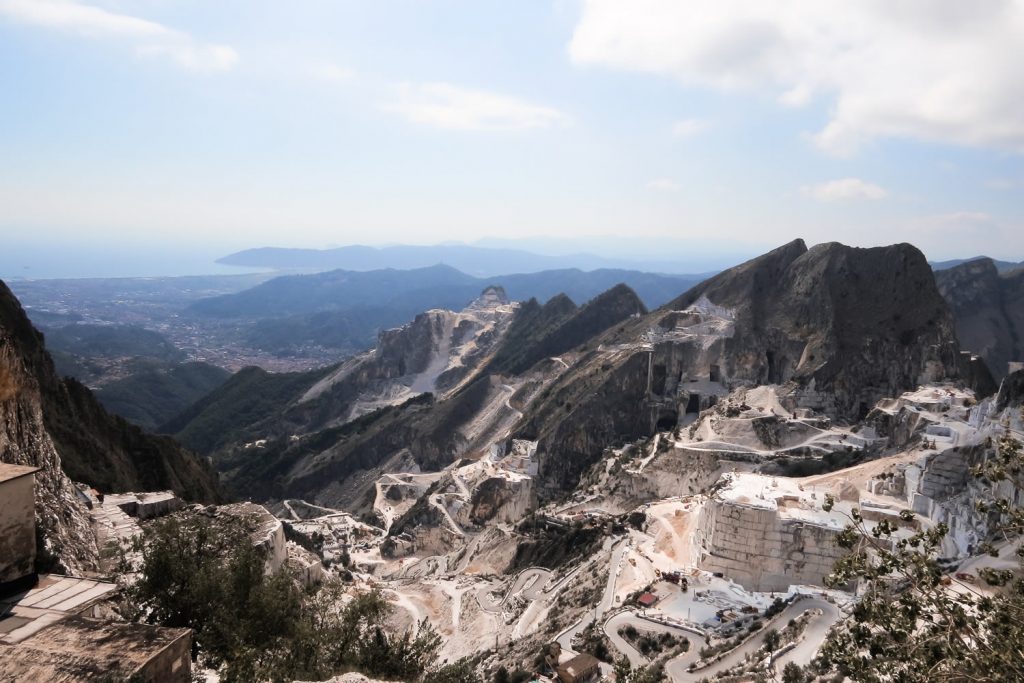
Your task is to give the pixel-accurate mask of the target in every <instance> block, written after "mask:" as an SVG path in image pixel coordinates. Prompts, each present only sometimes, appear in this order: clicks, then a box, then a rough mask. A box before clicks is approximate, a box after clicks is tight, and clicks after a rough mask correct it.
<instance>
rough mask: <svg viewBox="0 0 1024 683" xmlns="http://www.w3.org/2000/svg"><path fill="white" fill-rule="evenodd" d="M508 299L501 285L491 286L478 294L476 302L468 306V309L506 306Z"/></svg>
mask: <svg viewBox="0 0 1024 683" xmlns="http://www.w3.org/2000/svg"><path fill="white" fill-rule="evenodd" d="M508 303H509V298H508V295H507V294H506V293H505V288H504V287H502V286H501V285H491V286H489V287H486V288H485V289H484V291H482V292H480V296H478V297H477V298H476V301H474V302H473V303H471V304H470V305H469V307H470V308H494V307H495V306H505V305H508Z"/></svg>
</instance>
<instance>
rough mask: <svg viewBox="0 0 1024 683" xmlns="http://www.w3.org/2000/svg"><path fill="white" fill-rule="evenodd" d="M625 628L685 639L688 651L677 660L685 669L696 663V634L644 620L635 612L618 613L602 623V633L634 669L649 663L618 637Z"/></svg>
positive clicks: (637, 651) (623, 639)
mask: <svg viewBox="0 0 1024 683" xmlns="http://www.w3.org/2000/svg"><path fill="white" fill-rule="evenodd" d="M626 626H632V627H633V628H635V629H636V630H637V631H643V632H646V633H671V634H672V635H674V636H679V637H681V638H686V639H687V640H688V641H690V647H689V649H688V650H687V651H686V652H685V653H684V654H682V655H680V656H679V657H678V658H677V659H678V660H683V662H682V664H683V668H684V669H685V668H686V667H688V666H689V665H690V663H691V662H695V661H697V653H698V652H699V651H700V647H699V646H698V642H697V640H696V639H697V638H699V637H700V636H698V635H697V634H695V633H694V632H693V631H689V630H687V629H684V628H680V627H679V626H671V625H669V624H662V623H659V622H655V621H651V620H649V619H644V618H643V617H640V616H638V615H637V614H636V613H635V612H619V613H618V614H616V615H614V616H612V617H611V618H610V619H608V621H606V622H604V632H605V635H607V636H608V639H609V640H610V641H612V645H614V646H615V649H617V650H618V651H619V652H621V653H622V654H624V655H626V658H627V659H628V660H629V665H630V666H632V667H634V668H636V667H638V666H647V665H648V664H650V661H651V660H649V659H648V658H647V657H645V656H644V655H643V654H641V653H640V651H639V650H637V649H636V648H635V647H633V646H632V645H631V644H630V642H629V641H628V640H626V639H625V638H623V637H622V636H620V635H619V630H620V629H622V628H625V627H626Z"/></svg>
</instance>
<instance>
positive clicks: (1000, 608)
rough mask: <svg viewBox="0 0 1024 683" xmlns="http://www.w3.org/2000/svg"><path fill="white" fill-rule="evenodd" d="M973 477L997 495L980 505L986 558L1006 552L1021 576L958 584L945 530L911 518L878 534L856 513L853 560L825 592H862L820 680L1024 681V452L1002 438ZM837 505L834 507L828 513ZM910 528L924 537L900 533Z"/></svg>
mask: <svg viewBox="0 0 1024 683" xmlns="http://www.w3.org/2000/svg"><path fill="white" fill-rule="evenodd" d="M972 474H973V475H974V476H975V477H976V478H977V479H978V481H979V482H980V483H982V484H983V485H988V486H989V487H990V489H991V491H992V494H991V498H990V499H988V500H981V501H979V502H978V503H977V504H976V508H977V510H978V512H979V513H980V514H982V515H987V516H988V519H989V521H990V525H991V529H992V530H993V533H992V540H993V541H994V543H987V544H985V545H984V547H983V550H984V551H985V552H987V553H989V554H990V555H991V556H992V557H999V555H1000V550H999V549H998V547H997V545H1002V546H1003V550H1002V552H1003V553H1009V552H1013V553H1015V554H1016V556H1017V558H1016V560H1015V562H1014V565H1015V566H1014V569H993V568H986V569H981V570H979V572H978V574H979V576H980V578H981V579H982V580H983V581H982V583H980V584H979V583H978V582H977V581H976V580H975V579H974V577H973V576H972V575H968V574H963V573H958V574H956V575H954V576H950V575H949V574H948V573H947V571H946V570H945V569H944V568H943V566H942V564H941V563H940V561H939V558H940V553H941V548H942V543H943V539H944V538H945V537H946V535H947V534H948V533H949V528H948V527H947V526H946V525H945V524H941V523H940V524H936V525H934V526H931V527H930V528H921V529H917V527H916V525H917V523H918V521H917V518H916V515H915V514H914V513H913V512H911V511H909V510H904V511H903V512H902V513H901V514H900V517H901V520H900V521H901V522H902V524H897V523H895V522H892V521H887V520H883V521H880V522H878V523H876V524H875V525H873V526H870V527H869V525H868V524H867V523H866V522H865V520H864V519H863V517H862V516H861V515H860V514H859V513H858V511H857V510H856V509H855V510H854V511H853V512H852V514H851V518H852V522H853V523H852V524H851V525H849V526H847V528H846V529H845V530H844V531H843V532H842V534H841V535H840V537H839V539H838V542H839V544H840V545H841V546H843V547H844V548H846V549H848V550H849V551H850V552H849V554H848V555H847V556H846V557H844V558H843V559H841V560H840V561H839V562H837V564H836V566H835V570H834V572H833V574H832V575H831V576H830V577H829V578H828V580H827V582H826V583H827V584H828V585H829V586H831V587H843V586H849V585H851V584H853V583H858V582H859V584H860V586H861V588H862V590H863V593H862V596H861V597H860V599H859V601H858V602H857V603H856V605H855V607H854V609H853V613H852V616H851V618H850V619H848V620H845V621H844V622H841V623H840V624H839V625H837V627H836V628H835V629H834V630H833V631H832V632H831V633H830V634H829V637H828V638H827V640H826V642H825V644H824V645H823V647H822V648H821V650H820V652H819V655H818V658H817V660H816V662H815V664H814V668H815V670H816V671H817V672H818V673H822V674H824V673H832V672H834V673H838V674H841V675H842V676H845V677H846V678H848V679H849V680H852V681H863V682H866V683H875V682H882V681H899V682H901V683H918V682H920V683H926V682H927V683H933V682H935V681H978V682H993V683H994V682H996V681H1021V680H1024V579H1022V573H1021V559H1022V557H1024V551H1022V546H1021V545H1020V544H1019V543H1015V540H1016V539H1017V537H1018V536H1019V534H1020V532H1021V530H1022V529H1024V510H1022V509H1021V508H1019V507H1015V506H1014V505H1013V503H1012V502H1011V497H1012V496H1013V492H1014V491H1015V490H1020V489H1021V488H1022V484H1024V476H1022V475H1024V455H1022V452H1021V445H1020V443H1019V442H1018V441H1016V440H1014V439H1011V438H1003V439H1002V440H1001V441H1000V442H999V444H998V447H997V449H996V452H995V453H994V454H993V455H992V456H991V457H989V458H988V459H986V460H985V461H983V462H982V463H981V464H979V465H977V466H975V467H974V468H973V469H972ZM1000 494H1002V496H1003V497H999V496H1000ZM832 504H833V501H832V500H831V499H828V500H826V503H825V506H826V509H830V508H831V506H832ZM901 526H910V527H912V528H914V529H916V530H915V531H914V532H913V533H910V534H907V533H906V532H903V533H898V532H899V530H900V528H901Z"/></svg>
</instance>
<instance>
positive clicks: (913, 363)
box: [516, 240, 995, 490]
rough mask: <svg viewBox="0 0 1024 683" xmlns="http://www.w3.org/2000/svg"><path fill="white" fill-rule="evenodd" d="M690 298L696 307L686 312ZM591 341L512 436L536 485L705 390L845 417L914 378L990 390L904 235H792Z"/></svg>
mask: <svg viewBox="0 0 1024 683" xmlns="http://www.w3.org/2000/svg"><path fill="white" fill-rule="evenodd" d="M691 305H697V306H696V312H683V311H684V309H687V308H688V307H690V306H691ZM716 307H723V308H716ZM701 311H703V312H701ZM722 316H724V317H722ZM716 321H717V322H716ZM708 325H712V326H714V325H718V326H719V327H717V328H715V327H712V328H711V331H709V328H708V327H707V326H708ZM715 329H717V330H719V331H718V332H714V330H715ZM588 348H589V349H591V351H590V352H589V354H588V355H587V356H586V357H584V358H583V359H582V360H581V361H580V362H578V363H577V364H576V365H575V366H574V367H573V368H572V369H571V370H570V371H568V372H566V373H565V374H564V375H563V376H562V377H560V378H559V380H558V381H557V382H556V383H555V384H554V385H552V386H551V387H550V388H549V390H548V391H546V392H545V394H543V395H542V396H541V397H540V399H539V400H538V401H537V402H535V403H534V404H533V405H532V406H531V407H530V409H529V410H527V411H526V416H525V418H524V421H523V423H522V425H521V427H520V429H519V431H518V432H517V434H516V435H517V436H521V437H523V438H532V439H538V440H539V441H540V444H539V446H538V454H539V456H540V464H541V480H542V483H543V484H544V485H545V486H546V487H554V488H555V489H557V490H565V489H568V488H572V487H573V486H575V485H576V482H577V481H578V478H579V476H580V474H581V473H582V472H583V471H584V470H585V469H586V467H588V466H589V465H590V464H591V463H592V462H593V461H594V460H595V459H596V458H597V457H599V455H600V453H601V451H602V449H603V448H605V447H607V446H609V445H613V444H617V443H622V442H623V441H626V440H630V439H635V438H638V437H641V436H646V435H649V434H652V433H653V432H654V431H655V429H657V428H662V429H664V428H671V427H672V426H674V425H675V424H676V423H677V420H678V419H679V418H680V417H681V416H682V414H683V413H684V412H686V411H688V410H690V409H691V408H690V406H692V405H705V404H706V401H707V396H708V394H707V392H708V391H711V388H710V387H709V386H708V385H721V387H722V390H725V389H727V388H731V387H734V386H739V385H744V384H746V385H755V384H764V383H771V384H779V385H783V387H782V393H783V394H784V396H786V400H787V401H789V402H790V403H791V404H792V405H793V407H797V406H808V407H814V408H816V409H819V410H823V411H825V412H826V413H828V414H830V415H832V416H834V417H836V418H839V419H849V420H852V419H855V418H857V417H858V416H859V415H861V414H863V413H864V412H866V410H867V409H868V408H869V407H870V406H872V405H873V404H874V403H875V402H876V401H877V400H878V399H880V398H882V397H884V396H893V395H898V394H899V393H900V392H902V391H905V390H908V389H912V388H914V387H916V386H917V385H918V384H919V383H920V382H924V381H933V380H940V379H946V378H950V379H965V380H969V381H972V382H975V386H976V387H977V388H978V389H979V391H980V393H982V394H983V395H984V394H987V393H991V391H993V390H994V388H995V387H994V384H993V383H992V381H991V377H990V376H988V375H987V371H985V370H984V369H983V368H980V369H978V368H976V367H974V366H969V364H968V363H967V362H966V361H965V360H964V359H963V357H962V356H961V354H960V352H959V347H958V345H957V342H956V337H955V334H954V332H953V322H952V317H951V315H950V312H949V309H948V307H947V306H946V304H945V302H944V301H943V299H942V297H941V296H940V295H939V293H938V290H937V289H936V287H935V282H934V279H933V278H932V274H931V269H930V268H929V266H928V264H927V262H926V261H925V259H924V256H923V255H922V254H921V253H920V252H919V251H918V250H917V249H915V248H914V247H912V246H910V245H906V244H901V245H894V246H890V247H880V248H876V249H854V248H851V247H846V246H843V245H840V244H822V245H818V246H816V247H814V248H813V249H811V250H808V249H807V248H806V246H805V245H804V243H803V242H802V241H801V240H796V241H794V242H791V243H789V244H787V245H784V246H782V247H780V248H778V249H776V250H774V251H771V252H769V253H767V254H765V255H763V256H760V257H758V258H756V259H753V260H751V261H748V262H747V263H744V264H742V265H740V266H737V267H735V268H732V269H730V270H727V271H725V272H723V273H721V274H719V275H717V276H715V277H713V278H710V279H709V280H707V281H705V282H704V283H702V284H700V285H698V286H697V287H694V288H693V289H691V290H689V291H688V292H686V293H685V294H684V295H682V296H680V297H678V298H677V299H676V300H674V301H673V302H671V303H669V304H667V305H666V306H665V307H663V308H662V309H659V310H657V311H654V312H653V313H651V314H649V315H647V316H644V317H643V318H641V319H639V320H636V321H630V322H627V323H626V324H625V325H624V326H619V327H616V328H615V329H613V330H611V331H609V332H608V333H606V334H605V335H603V336H602V337H601V338H600V339H599V340H596V341H593V342H591V343H590V344H589V345H588ZM602 349H603V350H602ZM975 373H977V376H975ZM702 402H703V403H702Z"/></svg>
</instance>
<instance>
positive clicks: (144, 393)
mask: <svg viewBox="0 0 1024 683" xmlns="http://www.w3.org/2000/svg"><path fill="white" fill-rule="evenodd" d="M138 365H139V367H138V368H137V369H136V371H135V372H133V373H132V374H130V375H129V376H127V377H125V378H124V379H119V380H114V381H113V382H108V383H107V384H104V385H103V386H102V387H99V388H97V389H96V390H94V392H93V393H95V394H96V398H98V399H99V400H100V403H102V404H103V407H104V408H106V409H107V410H109V411H110V412H112V413H115V414H117V415H120V416H121V417H123V418H125V419H127V420H130V421H131V422H133V423H135V424H137V425H139V426H140V427H142V428H144V429H147V430H150V431H152V430H155V429H156V428H157V427H159V426H160V425H161V424H163V423H164V422H166V421H168V420H170V419H171V418H173V417H174V416H176V415H178V414H179V413H181V412H182V411H183V410H185V409H186V408H188V407H189V406H190V405H192V404H193V403H195V402H196V401H198V400H199V399H200V398H202V397H203V396H205V395H207V394H208V393H210V392H211V391H213V390H214V389H216V388H217V387H219V386H220V385H221V384H223V383H224V382H226V381H227V379H228V378H229V377H230V376H231V373H230V372H228V371H227V370H224V369H223V368H218V367H216V366H214V365H210V364H209V363H179V364H169V365H164V364H160V363H139V364H138Z"/></svg>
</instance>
